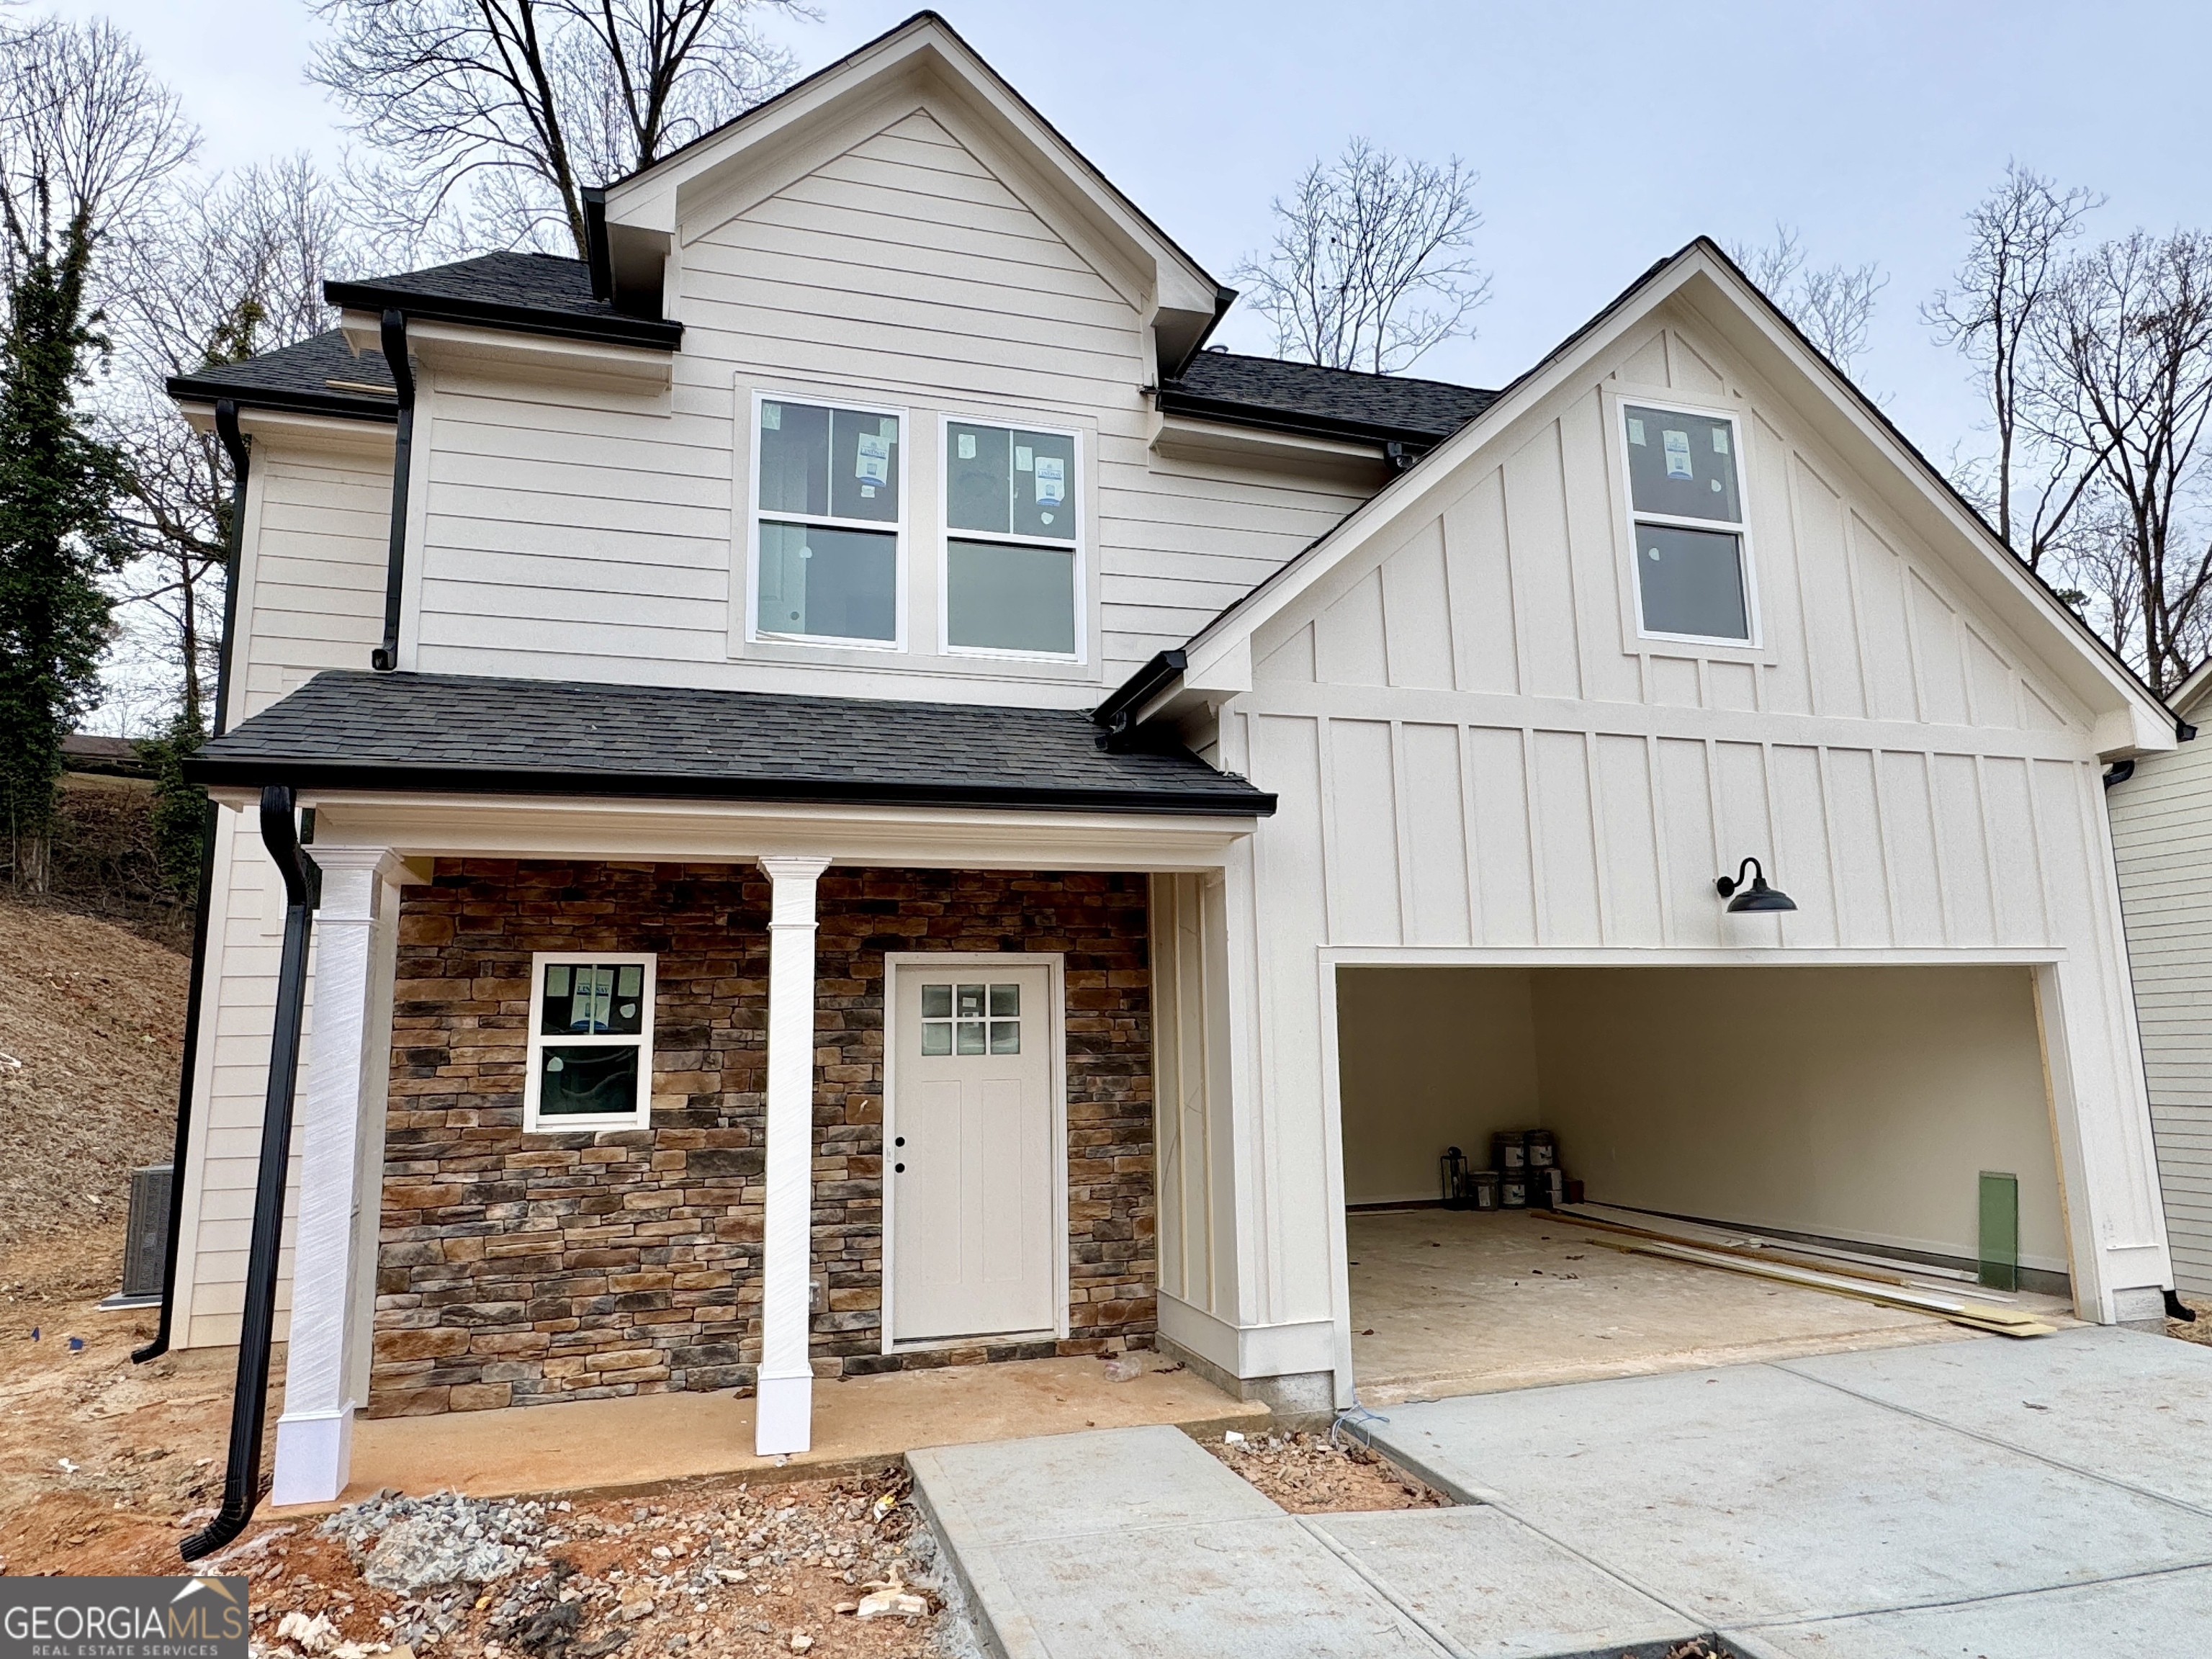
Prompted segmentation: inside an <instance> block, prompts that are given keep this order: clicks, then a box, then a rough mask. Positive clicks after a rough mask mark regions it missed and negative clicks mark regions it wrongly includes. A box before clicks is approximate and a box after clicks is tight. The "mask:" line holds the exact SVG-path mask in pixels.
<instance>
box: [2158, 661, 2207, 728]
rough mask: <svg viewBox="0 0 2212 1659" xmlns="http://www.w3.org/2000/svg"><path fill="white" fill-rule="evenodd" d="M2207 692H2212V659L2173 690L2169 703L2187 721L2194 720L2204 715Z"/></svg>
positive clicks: (2200, 665)
mask: <svg viewBox="0 0 2212 1659" xmlns="http://www.w3.org/2000/svg"><path fill="white" fill-rule="evenodd" d="M2207 692H2212V657H2207V658H2206V659H2204V660H2203V662H2201V663H2199V664H2197V668H2196V671H2194V672H2193V673H2191V675H2190V677H2189V678H2187V679H2185V680H2184V681H2182V683H2181V684H2179V685H2177V686H2176V687H2174V689H2173V696H2172V697H2171V698H2169V699H2168V700H2167V701H2168V702H2169V703H2170V704H2171V706H2172V709H2173V712H2174V713H2175V714H2177V715H2179V717H2180V718H2181V719H2183V720H2195V719H2196V717H2197V715H2198V714H2201V713H2203V709H2202V708H2200V706H2199V705H2201V704H2202V703H2203V701H2204V697H2205V694H2206V693H2207Z"/></svg>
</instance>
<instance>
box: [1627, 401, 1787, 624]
mask: <svg viewBox="0 0 2212 1659" xmlns="http://www.w3.org/2000/svg"><path fill="white" fill-rule="evenodd" d="M1620 418H1621V436H1622V439H1623V440H1624V441H1623V444H1622V448H1623V449H1624V451H1625V452H1626V454H1627V458H1628V468H1627V471H1628V493H1629V501H1630V506H1631V513H1632V520H1633V522H1632V524H1631V525H1630V526H1629V529H1630V533H1631V534H1632V536H1633V537H1634V538H1635V562H1636V597H1637V608H1638V618H1639V621H1640V623H1641V628H1640V631H1641V632H1642V633H1643V635H1644V636H1645V637H1646V638H1648V639H1662V640H1689V641H1698V642H1699V643H1704V644H1715V645H1752V644H1755V643H1757V629H1756V625H1755V624H1756V621H1757V618H1756V615H1755V613H1754V610H1753V595H1752V584H1751V569H1750V565H1751V561H1750V558H1749V556H1748V554H1747V546H1748V543H1749V539H1750V529H1751V526H1750V524H1749V522H1748V520H1747V516H1746V514H1745V512H1744V505H1743V475H1742V471H1741V462H1740V459H1739V458H1740V457H1741V454H1742V453H1743V444H1742V441H1741V434H1742V428H1741V427H1740V426H1739V425H1738V423H1737V422H1736V420H1735V416H1730V415H1718V414H1710V413H1707V412H1705V411H1704V410H1686V409H1668V408H1663V407H1659V406H1656V405H1653V404H1632V403H1623V404H1621V405H1620Z"/></svg>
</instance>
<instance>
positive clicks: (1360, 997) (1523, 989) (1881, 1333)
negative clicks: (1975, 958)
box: [1337, 965, 2070, 1404]
mask: <svg viewBox="0 0 2212 1659" xmlns="http://www.w3.org/2000/svg"><path fill="white" fill-rule="evenodd" d="M1337 1030H1338V1042H1339V1062H1340V1089H1341V1098H1342V1102H1343V1125H1344V1186H1345V1196H1346V1212H1347V1214H1346V1243H1347V1247H1348V1261H1349V1267H1348V1283H1349V1287H1350V1293H1351V1314H1352V1360H1353V1370H1354V1375H1355V1377H1356V1378H1357V1379H1358V1384H1359V1386H1360V1388H1361V1390H1362V1398H1363V1399H1364V1400H1366V1401H1368V1402H1369V1403H1370V1404H1375V1403H1381V1402H1383V1401H1388V1400H1390V1399H1395V1398H1405V1397H1407V1396H1408V1395H1420V1394H1433V1393H1449V1392H1472V1391H1478V1390H1483V1389H1496V1388H1509V1387H1516V1386H1522V1385H1525V1384H1532V1383H1549V1382H1559V1381H1565V1380H1570V1379H1572V1378H1578V1377H1586V1376H1607V1375H1619V1374H1623V1373H1631V1372H1635V1371H1639V1370H1666V1369H1674V1368H1676V1367H1680V1366H1686V1365H1702V1364H1714V1363H1719V1362H1721V1361H1724V1360H1729V1359H1747V1358H1776V1357H1781V1356H1783V1355H1785V1354H1796V1353H1806V1352H1822V1351H1827V1350H1832V1349H1838V1348H1849V1347H1860V1346H1884V1345H1888V1344H1894V1343H1905V1342H1915V1341H1923V1340H1943V1339H1945V1338H1946V1337H1948V1336H1951V1335H1954V1334H1961V1332H1960V1327H1958V1326H1956V1325H1955V1324H1953V1323H1951V1322H1947V1321H1945V1320H1943V1319H1942V1318H1941V1317H1938V1316H1935V1315H1932V1314H1930V1313H1929V1312H1926V1311H1923V1310H1916V1309H1914V1308H1912V1307H1910V1306H1899V1305H1893V1304H1886V1303H1884V1302H1881V1301H1877V1300H1870V1299H1868V1297H1866V1296H1863V1295H1854V1294H1842V1293H1838V1291H1836V1290H1835V1289H1833V1288H1820V1287H1816V1286H1814V1285H1809V1284H1807V1283H1802V1282H1793V1281H1791V1280H1790V1279H1776V1278H1772V1277H1767V1276H1763V1275H1761V1276H1754V1275H1751V1274H1747V1273H1741V1272H1737V1271H1729V1270H1727V1269H1725V1268H1721V1267H1715V1266H1712V1265H1711V1264H1708V1263H1705V1262H1701V1261H1693V1260H1689V1259H1685V1258H1684V1257H1682V1256H1680V1255H1673V1256H1669V1255H1665V1254H1653V1253H1648V1252H1646V1251H1645V1250H1644V1249H1641V1248H1624V1246H1630V1247H1636V1246H1640V1245H1642V1244H1644V1243H1650V1242H1651V1241H1650V1240H1647V1239H1644V1238H1643V1237H1641V1236H1640V1234H1639V1232H1638V1231H1635V1230H1644V1231H1648V1232H1650V1233H1652V1234H1657V1235H1661V1236H1662V1238H1661V1239H1660V1240H1659V1241H1658V1242H1660V1243H1664V1241H1665V1238H1666V1237H1673V1238H1677V1239H1684V1238H1686V1239H1690V1240H1693V1241H1696V1242H1697V1243H1699V1244H1700V1245H1712V1246H1715V1247H1717V1248H1719V1247H1726V1246H1727V1245H1729V1243H1734V1244H1735V1247H1736V1248H1739V1249H1750V1250H1754V1251H1763V1252H1764V1253H1765V1258H1766V1259H1771V1258H1773V1257H1774V1255H1775V1254H1776V1253H1777V1252H1779V1253H1780V1255H1781V1257H1782V1259H1784V1260H1786V1261H1790V1262H1794V1263H1796V1264H1799V1265H1800V1266H1802V1265H1804V1264H1808V1263H1809V1264H1812V1265H1813V1266H1814V1267H1825V1268H1826V1269H1829V1270H1831V1271H1833V1272H1838V1273H1843V1274H1844V1275H1846V1276H1848V1277H1849V1278H1850V1279H1851V1280H1852V1281H1853V1282H1855V1283H1859V1284H1863V1285H1867V1286H1869V1288H1870V1289H1872V1290H1873V1291H1875V1293H1876V1294H1882V1293H1884V1287H1885V1286H1893V1287H1895V1288H1898V1289H1901V1290H1902V1291H1904V1292H1905V1294H1906V1296H1908V1297H1910V1296H1911V1295H1914V1294H1919V1293H1923V1292H1924V1293H1926V1294H1928V1295H1930V1296H1934V1297H1939V1298H1940V1297H1942V1296H1943V1295H1944V1294H1946V1293H1947V1292H1948V1293H1950V1294H1954V1295H1965V1296H1970V1297H1973V1298H1975V1299H1976V1300H1977V1301H1978V1302H1980V1301H1987V1302H1988V1303H1990V1304H1993V1305H1997V1306H2002V1307H2008V1308H2015V1309H2021V1310H2031V1311H2033V1313H2034V1314H2035V1315H2036V1316H2039V1317H2045V1318H2049V1317H2058V1318H2063V1316H2065V1314H2066V1312H2067V1311H2068V1310H2069V1307H2070V1304H2069V1302H2068V1301H2067V1300H2066V1299H2065V1298H2066V1296H2067V1291H2068V1271H2067V1270H2068V1262H2067V1246H2066V1233H2065V1218H2064V1206H2063V1196H2062V1192H2061V1182H2060V1179H2059V1175H2058V1164H2057V1157H2056V1155H2055V1152H2054V1146H2053V1139H2052V1133H2051V1107H2050V1098H2049V1091H2048V1087H2047V1084H2046V1079H2045V1067H2044V1059H2043V1049H2042V1041H2041V1036H2040V1033H2039V1026H2038V1021H2037V1011H2036V991H2035V982H2034V979H2033V972H2032V970H2031V969H2027V968H2025V967H2018V966H1948V965H1947V966H1941V967H1935V966H1903V965H1900V966H1866V967H1842V966H1817V967H1816V966H1806V967H1702V966H1699V967H1689V966H1665V967H1660V966H1654V967H1624V968H1591V967H1562V968H1547V967H1487V966H1485V967H1474V966H1466V967H1462V966H1407V967H1346V968H1340V969H1339V970H1338V975H1337ZM1534 1130H1541V1131H1543V1132H1545V1135H1546V1136H1547V1137H1548V1140H1549V1145H1550V1146H1551V1147H1552V1148H1553V1149H1554V1152H1555V1156H1556V1158H1557V1162H1558V1164H1559V1168H1560V1169H1561V1170H1563V1171H1564V1174H1565V1177H1566V1178H1568V1179H1571V1180H1572V1181H1574V1182H1579V1183H1580V1184H1581V1188H1582V1194H1583V1199H1584V1203H1583V1205H1581V1206H1570V1209H1569V1210H1568V1211H1566V1212H1555V1211H1551V1210H1547V1209H1544V1208H1542V1207H1536V1205H1537V1201H1538V1200H1539V1198H1540V1195H1541V1194H1540V1191H1539V1190H1538V1189H1541V1186H1542V1184H1543V1183H1542V1182H1541V1180H1540V1181H1534V1182H1531V1183H1530V1185H1531V1188H1532V1191H1531V1194H1530V1199H1531V1204H1532V1207H1530V1208H1528V1209H1519V1208H1511V1207H1505V1208H1498V1209H1495V1210H1492V1209H1481V1210H1475V1209H1471V1208H1461V1207H1455V1206H1446V1205H1445V1204H1444V1203H1443V1201H1442V1200H1443V1186H1444V1182H1445V1179H1446V1175H1445V1171H1444V1170H1443V1167H1442V1164H1441V1162H1440V1161H1441V1160H1442V1159H1443V1157H1444V1156H1445V1155H1446V1153H1447V1152H1448V1150H1449V1149H1451V1148H1455V1147H1456V1148H1458V1149H1460V1150H1461V1152H1462V1154H1463V1155H1464V1157H1465V1158H1466V1160H1467V1163H1468V1166H1469V1168H1470V1170H1483V1169H1486V1168H1490V1167H1492V1166H1493V1165H1496V1164H1504V1162H1506V1161H1507V1158H1508V1157H1509V1156H1510V1154H1509V1153H1507V1152H1505V1151H1504V1149H1503V1148H1501V1147H1499V1146H1498V1144H1497V1143H1498V1137H1499V1136H1500V1135H1501V1134H1502V1135H1504V1136H1505V1137H1507V1138H1508V1139H1509V1141H1510V1139H1511V1138H1512V1137H1513V1136H1515V1135H1516V1134H1520V1133H1526V1132H1528V1131H1534ZM1539 1139H1541V1137H1540V1138H1539ZM1479 1181H1480V1178H1479V1177H1475V1178H1474V1179H1473V1180H1470V1181H1469V1182H1468V1183H1466V1184H1467V1185H1468V1187H1470V1188H1471V1187H1473V1186H1474V1185H1476V1184H1478V1182H1479ZM1506 1184H1507V1187H1508V1188H1509V1191H1508V1198H1509V1200H1510V1197H1511V1195H1512V1194H1510V1186H1511V1182H1507V1183H1506ZM2014 1194H2016V1197H2015V1196H2014ZM1576 1217H1580V1218H1581V1219H1577V1218H1576ZM1600 1220H1604V1221H1609V1222H1610V1223H1611V1225H1589V1224H1590V1223H1591V1222H1593V1221H1600ZM2008 1234H2009V1236H2008ZM1992 1257H1993V1258H1995V1259H1996V1261H1998V1262H2000V1263H2002V1264H2004V1265H2008V1266H2009V1267H2011V1268H2012V1269H2013V1270H2014V1274H2015V1278H2014V1285H2013V1288H2012V1289H2011V1291H2009V1292H2008V1291H2004V1290H2002V1289H1996V1290H1989V1289H1984V1288H1983V1287H1982V1286H1981V1285H1978V1283H1977V1281H1978V1280H1979V1279H1985V1278H1988V1277H1989V1276H1990V1275H1989V1274H1988V1273H1986V1272H1985V1261H1987V1260H1988V1259H1989V1258H1992Z"/></svg>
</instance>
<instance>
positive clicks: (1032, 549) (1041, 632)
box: [944, 420, 1083, 659]
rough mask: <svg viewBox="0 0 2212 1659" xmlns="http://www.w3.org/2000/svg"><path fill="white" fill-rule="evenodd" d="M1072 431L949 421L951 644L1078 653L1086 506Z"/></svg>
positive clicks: (1008, 651) (974, 649)
mask: <svg viewBox="0 0 2212 1659" xmlns="http://www.w3.org/2000/svg"><path fill="white" fill-rule="evenodd" d="M1076 463H1077V454H1076V443H1075V435H1074V434H1073V433H1072V432H1036V431H1030V430H1029V429H1026V428H1021V427H1006V426H985V425H981V424H978V423H977V422H973V421H953V420H948V421H946V422H945V582H944V595H945V599H944V614H945V646H946V648H947V649H949V650H952V651H957V652H970V653H989V654H992V655H1008V656H1023V657H1056V658H1061V659H1073V657H1074V656H1075V655H1076V641H1077V640H1078V639H1079V637H1080V635H1079V618H1078V614H1077V612H1078V607H1079V605H1080V603H1081V599H1082V593H1083V581H1082V572H1081V568H1080V552H1081V533H1080V531H1081V526H1082V522H1083V514H1082V504H1081V502H1080V501H1079V500H1078V499H1077V472H1078V468H1077V464H1076Z"/></svg>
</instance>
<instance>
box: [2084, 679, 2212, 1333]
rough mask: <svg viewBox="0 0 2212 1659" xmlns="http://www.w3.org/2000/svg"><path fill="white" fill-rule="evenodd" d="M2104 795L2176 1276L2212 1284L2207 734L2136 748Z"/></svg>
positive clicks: (2208, 1291)
mask: <svg viewBox="0 0 2212 1659" xmlns="http://www.w3.org/2000/svg"><path fill="white" fill-rule="evenodd" d="M2182 713H2183V718H2185V719H2188V720H2197V721H2200V722H2202V721H2203V720H2205V718H2206V715H2207V714H2208V713H2212V711H2208V710H2207V709H2206V708H2204V707H2203V705H2202V704H2199V705H2197V706H2196V707H2194V708H2187V709H2184V710H2183V711H2182ZM2106 804H2107V805H2108V806H2109V807H2110V808H2111V811H2112V846H2113V850H2114V853H2115V854H2116V856H2117V858H2118V866H2119V876H2120V902H2121V905H2122V907H2123V908H2124V911H2125V913H2126V915H2127V927H2128V955H2129V957H2130V961H2131V962H2132V963H2133V964H2134V968H2135V990H2136V1024H2137V1025H2138V1026H2139V1027H2140V1028H2141V1029H2142V1050H2143V1072H2144V1074H2145V1080H2146V1082H2147V1083H2148V1086H2149V1089H2150V1110H2151V1125H2152V1129H2153V1132H2154V1135H2155V1137H2156V1139H2157V1142H2158V1167H2159V1176H2160V1181H2161V1182H2162V1184H2163V1185H2164V1187H2165V1189H2166V1230H2167V1231H2168V1233H2169V1234H2170V1235H2171V1237H2172V1245H2173V1273H2174V1282H2175V1285H2177V1286H2178V1287H2179V1289H2181V1290H2184V1291H2189V1292H2191V1294H2193V1295H2196V1296H2199V1297H2203V1296H2212V738H2198V739H2197V741H2196V742H2194V743H2185V744H2182V745H2181V746H2180V747H2179V749H2176V750H2173V751H2172V753H2171V754H2166V755H2151V756H2147V757H2144V758H2143V759H2142V760H2140V761H2138V762H2136V770H2135V775H2133V776H2132V777H2130V778H2129V779H2128V780H2127V781H2124V782H2123V783H2119V784H2116V785H2115V786H2114V787H2112V790H2111V791H2110V792H2109V793H2107V794H2106Z"/></svg>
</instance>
